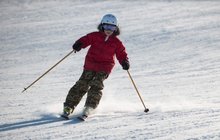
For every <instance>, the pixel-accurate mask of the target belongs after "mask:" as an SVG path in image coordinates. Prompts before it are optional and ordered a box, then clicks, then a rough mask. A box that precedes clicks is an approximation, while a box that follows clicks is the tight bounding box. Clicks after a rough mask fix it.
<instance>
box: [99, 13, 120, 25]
mask: <svg viewBox="0 0 220 140" xmlns="http://www.w3.org/2000/svg"><path fill="white" fill-rule="evenodd" d="M105 23H106V24H111V25H115V26H117V25H118V24H117V19H116V17H115V16H114V15H112V14H106V15H104V16H103V18H102V21H101V24H105Z"/></svg>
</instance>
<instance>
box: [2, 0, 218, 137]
mask: <svg viewBox="0 0 220 140" xmlns="http://www.w3.org/2000/svg"><path fill="white" fill-rule="evenodd" d="M219 7H220V2H219V1H217V0H212V1H211V0H198V1H196V0H191V1H190V0H179V1H177V0H167V1H166V0H164V1H162V0H156V1H153V0H138V1H125V0H111V1H96V0H85V1H83V2H81V1H79V0H76V1H71V0H65V1H61V0H57V1H53V0H48V1H43V0H38V1H31V0H21V1H19V0H14V1H7V0H2V1H0V41H1V43H0V56H1V57H0V62H1V65H0V79H1V81H0V85H1V93H0V107H1V112H0V139H1V140H8V139H10V140H13V139H16V140H19V139H22V140H23V139H80V140H81V139H88V140H93V139H119V140H121V139H137V140H142V139H145V140H151V139H152V140H153V139H154V140H177V139H178V140H181V139H186V140H210V139H211V140H219V139H220V94H219V92H220V38H219V37H220V18H219V17H220V8H219ZM106 13H113V14H115V15H116V16H117V17H118V20H119V26H120V28H121V30H122V34H121V35H120V36H119V37H120V39H121V40H122V41H123V43H124V45H125V46H126V48H127V52H128V54H129V58H130V62H131V69H130V72H131V75H132V76H133V78H134V80H135V83H136V84H137V87H138V89H139V91H140V93H141V95H142V97H143V98H144V101H145V104H146V105H147V107H149V109H150V112H149V113H144V112H143V110H144V109H143V106H142V104H141V102H140V100H139V98H138V96H137V94H136V93H135V90H134V88H133V86H132V84H131V82H130V80H129V78H128V75H127V73H126V72H125V71H123V70H122V69H121V66H120V65H119V63H118V62H117V63H116V66H115V69H114V70H113V72H112V74H111V75H110V76H109V78H108V79H107V80H106V81H105V89H104V91H103V92H104V94H103V99H102V100H101V103H100V105H99V107H98V109H97V110H96V113H95V114H94V115H93V116H91V117H90V118H89V119H88V120H87V121H85V122H83V123H80V122H79V121H77V119H76V118H75V117H76V116H77V115H79V114H80V113H81V111H82V108H83V104H84V101H85V97H84V98H83V101H82V102H81V103H80V104H79V106H78V107H77V109H76V110H75V113H74V114H73V116H72V118H71V119H70V120H67V121H63V120H62V119H61V118H59V114H60V113H61V112H62V104H63V101H64V100H65V97H66V95H67V92H68V90H69V88H70V87H71V86H72V85H73V84H74V83H75V82H76V80H78V78H79V76H80V74H81V72H82V69H83V68H82V66H83V62H84V57H85V54H86V51H87V49H85V50H82V51H81V52H79V53H76V54H73V55H71V56H69V57H68V58H67V59H66V60H65V61H63V62H62V63H61V64H59V65H58V66H57V67H56V68H55V69H54V70H52V71H51V72H50V73H49V74H47V75H46V76H45V77H44V78H43V79H41V80H40V81H38V82H37V83H36V84H35V85H34V86H33V87H31V88H30V89H28V90H27V92H25V93H23V94H22V93H21V91H22V90H23V88H24V87H25V86H27V85H29V84H30V83H31V82H32V81H34V80H35V79H36V78H37V77H39V76H40V75H41V74H43V73H44V72H45V71H46V70H47V69H49V68H50V67H51V66H52V65H54V64H55V63H56V62H57V61H59V60H60V59H61V58H62V57H64V56H65V55H66V54H67V53H68V52H70V51H71V45H72V44H73V42H74V41H75V40H76V39H78V38H79V37H81V36H82V35H85V34H87V33H89V32H92V31H94V30H96V26H97V25H98V23H99V21H100V19H101V17H102V16H103V15H104V14H106ZM119 83H120V84H119Z"/></svg>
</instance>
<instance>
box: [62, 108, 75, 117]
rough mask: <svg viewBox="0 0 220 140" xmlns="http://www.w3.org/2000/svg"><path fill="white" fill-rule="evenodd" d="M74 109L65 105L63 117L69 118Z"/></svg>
mask: <svg viewBox="0 0 220 140" xmlns="http://www.w3.org/2000/svg"><path fill="white" fill-rule="evenodd" d="M73 110H74V109H72V108H71V107H69V106H66V105H64V108H63V114H62V115H61V117H63V118H65V119H67V120H68V119H69V115H70V114H71V113H73Z"/></svg>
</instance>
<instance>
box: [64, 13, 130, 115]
mask: <svg viewBox="0 0 220 140" xmlns="http://www.w3.org/2000/svg"><path fill="white" fill-rule="evenodd" d="M119 34H120V30H119V28H118V24H117V19H116V17H115V16H114V15H112V14H107V15H105V16H103V18H102V20H101V23H100V24H99V25H98V31H96V32H92V33H89V34H87V35H86V36H83V37H81V38H80V39H79V40H77V41H76V42H75V43H74V44H73V46H72V47H73V49H74V50H75V51H77V52H78V51H80V50H81V49H82V48H86V47H88V46H90V48H89V50H88V52H87V55H86V58H85V63H84V70H83V73H82V75H81V77H80V78H79V80H78V81H77V82H76V83H75V85H74V86H73V87H72V88H71V89H70V90H69V93H68V95H67V97H66V101H65V102H64V109H63V115H62V116H64V117H66V118H68V116H69V115H70V114H71V113H72V112H73V111H74V109H75V107H76V106H77V105H78V104H79V102H80V100H81V99H82V97H83V96H84V95H85V94H86V93H87V99H86V102H85V108H84V111H83V116H84V117H87V116H88V115H89V112H90V111H91V110H94V109H95V108H96V107H97V106H98V104H99V101H100V99H101V97H102V90H103V88H104V85H103V81H104V80H105V79H107V78H108V75H109V74H110V73H111V70H112V68H113V67H114V65H115V60H114V59H115V58H114V56H116V58H117V60H118V61H119V63H120V64H121V65H122V68H123V69H124V70H128V69H129V67H130V65H129V61H128V57H127V53H126V50H125V47H124V46H123V44H122V42H121V41H120V40H119V39H118V38H117V37H116V36H118V35H119Z"/></svg>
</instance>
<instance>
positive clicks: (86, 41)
mask: <svg viewBox="0 0 220 140" xmlns="http://www.w3.org/2000/svg"><path fill="white" fill-rule="evenodd" d="M92 38H93V33H89V34H87V35H85V36H83V37H81V38H80V39H78V40H77V41H76V42H81V43H82V46H81V48H86V47H88V46H89V45H91V44H92V40H93V39H92Z"/></svg>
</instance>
